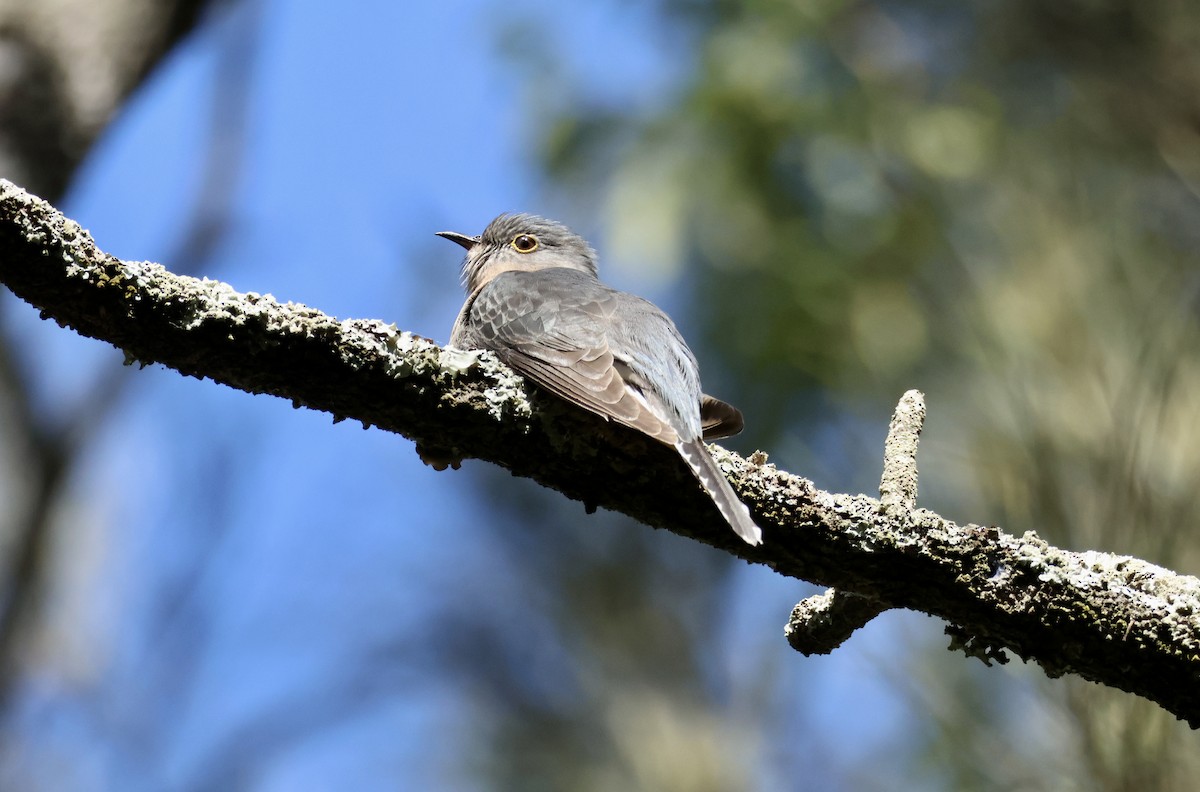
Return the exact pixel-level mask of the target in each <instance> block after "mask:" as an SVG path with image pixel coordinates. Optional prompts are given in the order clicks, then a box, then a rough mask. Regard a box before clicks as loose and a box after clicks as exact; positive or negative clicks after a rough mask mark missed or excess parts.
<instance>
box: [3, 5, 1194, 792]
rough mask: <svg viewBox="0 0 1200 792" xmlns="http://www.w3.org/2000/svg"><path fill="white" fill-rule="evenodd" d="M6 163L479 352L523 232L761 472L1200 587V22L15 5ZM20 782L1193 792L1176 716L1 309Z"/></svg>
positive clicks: (83, 205) (148, 228)
mask: <svg viewBox="0 0 1200 792" xmlns="http://www.w3.org/2000/svg"><path fill="white" fill-rule="evenodd" d="M0 175H3V176H5V177H7V178H11V179H13V180H14V181H17V182H18V183H20V184H22V185H23V186H26V187H27V188H29V189H31V190H33V191H34V192H37V193H39V194H41V195H43V196H44V197H47V198H50V199H52V200H54V201H56V202H58V203H59V205H60V206H61V207H62V208H63V209H64V210H65V211H66V212H67V213H68V214H69V215H70V216H72V217H74V218H75V219H77V220H79V221H80V222H81V223H82V224H83V225H84V226H85V227H87V228H89V229H90V230H91V232H92V233H93V235H94V236H95V238H96V239H97V241H98V242H99V244H100V245H101V247H102V248H104V249H105V250H107V251H109V252H111V253H114V254H116V255H119V256H122V257H126V258H133V259H150V260H155V261H159V262H161V263H163V264H165V265H167V266H168V267H169V268H171V269H173V270H175V271H179V272H186V273H190V274H193V275H196V276H206V277H210V278H217V279H221V280H224V281H227V282H229V283H231V284H233V285H234V286H235V287H236V288H238V289H240V290H243V291H258V292H270V293H272V294H274V295H275V296H276V297H277V298H279V299H281V300H293V301H297V302H303V303H307V304H309V305H312V306H314V307H316V308H319V309H321V310H323V311H326V312H328V313H331V314H334V315H336V316H339V317H343V318H347V317H372V318H374V317H378V318H384V319H387V320H389V321H394V322H395V323H396V324H397V325H398V326H399V327H401V328H402V329H406V330H411V331H413V332H416V333H419V334H422V335H427V336H430V337H432V338H434V339H437V340H439V341H445V339H446V337H447V335H448V332H449V327H450V324H451V322H452V320H453V317H454V315H455V312H456V310H457V308H458V305H459V304H460V301H461V293H460V290H459V286H458V282H457V269H456V268H457V264H458V261H459V258H460V255H459V253H460V251H458V250H457V249H456V248H454V246H452V245H448V244H446V243H445V242H444V241H441V240H438V239H436V238H435V237H434V236H433V232H434V231H438V230H443V229H451V230H458V231H463V232H469V233H476V232H478V231H479V230H481V229H482V227H483V226H484V224H485V223H486V222H487V221H488V220H489V219H490V218H491V217H492V216H494V215H495V214H497V213H499V212H501V211H507V210H530V211H536V212H539V213H542V214H546V215H549V216H552V217H556V218H558V219H561V220H563V221H565V222H567V223H568V224H570V225H572V226H573V227H574V228H575V229H576V230H578V231H580V232H581V233H583V234H584V235H585V236H587V237H588V238H589V239H591V240H592V241H593V243H594V244H595V245H596V246H597V247H598V248H599V249H600V251H601V255H602V269H603V274H604V276H605V277H606V279H607V280H608V281H609V282H610V283H612V284H614V285H617V286H619V287H622V288H626V289H629V290H633V291H636V292H638V293H641V294H644V295H646V296H649V297H651V298H652V299H654V300H655V301H656V302H658V303H659V304H660V305H662V306H663V307H665V308H667V309H668V310H669V311H670V312H671V313H672V314H673V315H674V316H675V317H676V318H677V320H678V322H679V323H680V325H681V326H682V327H683V329H684V332H685V335H686V336H687V337H688V338H689V339H690V340H691V342H692V346H693V347H694V348H695V349H696V351H697V353H698V356H699V357H700V360H701V365H702V370H703V373H704V378H705V383H706V389H707V390H708V391H709V392H712V393H714V394H718V395H720V396H722V397H724V398H727V399H729V400H730V401H733V402H734V403H736V404H738V405H739V406H741V407H742V408H743V409H744V411H745V412H746V415H747V424H748V429H747V432H746V433H745V434H744V435H743V436H741V437H739V438H735V439H733V440H731V441H729V442H728V445H729V446H731V447H732V448H734V449H736V450H738V451H741V452H743V453H748V452H750V451H752V450H754V449H756V448H762V449H764V450H766V451H768V452H770V454H771V459H772V461H774V462H776V463H778V464H779V465H781V466H782V467H784V468H786V469H788V470H791V471H793V472H795V473H798V474H802V475H805V476H808V477H810V478H812V479H814V480H815V482H816V483H817V484H818V485H819V486H821V487H822V488H824V489H829V490H834V491H854V492H859V491H865V492H872V491H874V489H875V488H876V487H877V484H878V475H879V467H880V460H881V457H882V441H883V437H884V434H885V430H886V421H887V418H888V416H889V413H890V410H891V408H892V406H893V405H894V403H895V401H896V399H897V398H898V397H899V396H900V394H901V393H902V392H903V391H904V390H905V389H907V388H911V387H917V388H920V389H922V390H923V391H925V393H926V394H927V398H928V403H929V408H930V415H929V420H928V423H927V427H926V433H925V439H924V442H923V445H922V449H921V459H920V463H921V468H922V475H923V477H922V492H921V502H922V505H924V506H926V507H928V508H932V509H935V510H937V511H939V512H942V513H944V514H945V515H946V516H948V517H950V518H952V519H956V520H960V521H972V522H980V523H994V524H999V525H1001V526H1003V527H1004V528H1005V529H1006V530H1008V531H1010V532H1014V533H1021V532H1023V531H1025V530H1031V529H1032V530H1037V531H1038V532H1039V533H1040V534H1041V535H1042V536H1044V537H1045V538H1047V539H1049V540H1050V541H1051V542H1053V543H1056V544H1059V545H1063V546H1066V547H1069V548H1073V549H1099V550H1107V551H1113V552H1119V553H1128V554H1132V555H1137V556H1140V557H1143V558H1146V559H1149V560H1151V561H1154V562H1157V563H1160V564H1163V565H1165V566H1168V567H1170V568H1172V569H1175V570H1177V571H1180V572H1187V573H1195V572H1197V571H1198V570H1200V558H1198V552H1197V551H1198V544H1197V540H1196V539H1195V535H1196V529H1197V517H1196V513H1197V486H1196V484H1197V481H1198V480H1200V442H1197V440H1198V439H1200V323H1198V321H1197V309H1198V307H1200V195H1198V192H1197V189H1198V187H1200V6H1197V5H1195V4H1190V3H1182V2H1167V1H1166V0H1162V1H1159V0H1152V1H1151V2H1132V0H1123V1H1122V0H1117V1H1115V2H1111V3H1095V2H1086V0H1058V2H1053V3H1045V2H1034V1H1033V0H1009V1H1008V2H1004V3H999V2H971V3H963V2H956V3H948V2H940V1H939V0H896V1H895V2H887V1H876V2H850V1H847V2H838V1H835V0H815V1H814V2H789V1H788V0H743V2H728V1H727V0H660V1H659V2H654V3H644V4H635V3H629V2H620V0H588V1H587V2H578V3H571V4H565V3H554V2H551V1H550V0H506V1H505V2H495V1H494V0H464V1H463V2H453V3H441V4H437V3H424V4H421V3H387V2H382V0H375V1H374V2H369V1H366V0H364V1H363V2H357V3H343V4H337V3H325V4H316V3H283V2H268V1H267V0H240V1H237V0H226V1H225V2H220V1H214V2H209V3H205V2H198V1H197V0H174V1H173V2H168V1H167V0H161V1H160V0H38V2H28V0H3V1H2V2H0ZM0 333H2V339H0V341H2V343H0V573H2V574H0V787H2V788H4V789H13V790H18V789H19V790H135V791H136V790H148V791H149V790H205V791H207V790H213V791H216V790H232V789H248V790H271V791H272V792H274V791H280V792H282V791H284V790H325V789H334V788H339V789H356V790H373V789H381V790H382V789H389V790H391V789H422V790H424V789H429V790H441V789H447V790H534V791H535V792H536V791H537V790H568V789H569V790H631V789H647V790H651V789H652V790H741V789H771V790H774V789H821V790H893V789H920V790H926V789H927V790H960V789H971V790H975V789H979V790H986V789H1005V790H1011V789H1023V790H1042V789H1045V790H1092V789H1098V790H1186V789H1194V785H1195V779H1196V778H1197V777H1200V750H1197V747H1198V745H1197V738H1196V737H1195V736H1194V735H1193V734H1192V733H1191V732H1189V731H1188V730H1187V729H1186V727H1184V726H1182V725H1181V724H1179V723H1177V722H1175V721H1174V720H1173V719H1172V718H1171V717H1170V716H1168V715H1165V714H1164V713H1163V712H1161V711H1159V710H1158V709H1157V708H1156V707H1154V706H1153V705H1150V704H1148V703H1146V702H1143V701H1139V700H1136V699H1134V698H1133V697H1131V696H1129V695H1127V694H1123V693H1119V692H1117V691H1113V690H1108V689H1102V688H1099V687H1097V686H1095V685H1091V684H1087V683H1084V682H1081V681H1080V680H1078V679H1061V680H1047V679H1046V678H1045V677H1044V675H1043V674H1041V672H1040V671H1039V670H1038V669H1037V668H1030V667H1024V666H1022V664H1021V663H1020V662H1019V661H1018V662H1014V663H1012V664H1010V665H1008V666H1006V667H1002V668H1000V667H997V668H985V667H984V666H982V665H981V664H979V663H977V662H976V661H974V660H967V659H964V658H963V657H962V656H960V655H956V654H950V653H948V652H946V651H945V646H946V644H947V640H946V638H945V637H944V636H943V635H942V625H941V624H939V623H938V622H937V621H936V620H934V619H931V618H928V617H925V616H922V615H919V614H912V613H889V614H885V615H884V616H883V617H881V618H879V619H877V620H876V621H875V622H873V623H872V624H870V625H869V626H868V627H866V628H865V629H863V630H862V631H860V632H859V633H858V634H856V635H855V637H854V638H853V639H852V640H851V641H850V642H849V643H848V644H847V645H846V646H845V647H843V648H842V649H840V650H839V651H838V652H836V653H835V654H834V655H833V656H831V657H825V658H802V657H800V656H799V655H797V654H795V653H794V652H792V651H791V650H790V649H789V648H788V647H787V644H786V642H785V641H784V639H783V636H782V627H783V623H784V621H785V620H786V617H787V614H788V611H789V609H790V607H791V605H792V604H793V603H794V602H795V601H797V600H798V599H800V598H802V597H804V596H806V595H808V594H811V593H813V589H812V588H811V587H809V586H807V585H805V584H802V583H799V582H797V581H793V580H786V579H782V578H779V577H778V576H776V575H774V574H773V573H772V572H770V571H769V570H767V569H765V568H759V567H750V566H747V565H745V564H744V563H742V562H739V561H734V560H731V559H730V558H728V557H726V556H724V555H723V554H720V553H717V552H716V551H714V550H711V549H709V548H706V547H702V546H699V545H696V544H693V543H689V542H687V541H684V540H682V539H680V538H678V537H675V536H673V535H671V534H669V533H667V532H664V531H653V530H650V529H647V528H646V527H644V526H641V525H637V524H634V523H632V522H631V521H629V520H627V519H625V518H623V517H620V516H618V515H612V514H605V513H600V514H596V515H592V516H587V515H585V514H584V510H583V507H582V506H581V505H580V504H577V503H573V502H566V501H564V499H562V498H561V497H559V496H557V495H555V494H553V493H548V492H546V491H544V490H542V489H540V488H538V487H537V486H536V485H533V484H532V483H531V482H528V481H525V480H518V479H513V478H511V477H509V476H508V475H506V474H505V473H503V472H502V471H499V470H497V469H495V468H491V467H489V466H487V465H484V464H482V463H468V464H467V465H465V466H464V469H463V470H461V471H458V472H445V473H436V472H434V471H432V470H430V469H429V468H426V467H423V466H422V465H421V463H420V462H419V461H418V460H417V457H416V455H415V454H414V453H413V448H412V444H411V443H409V442H408V441H406V440H404V439H402V438H399V437H396V436H393V435H388V434H385V433H382V432H380V431H377V430H370V431H363V430H362V429H361V427H358V426H355V425H352V424H351V423H350V422H346V423H341V424H337V425H334V424H333V423H332V421H331V419H330V416H328V415H324V414H318V413H312V412H307V411H297V410H294V409H292V407H291V406H290V405H289V404H287V403H286V402H284V401H281V400H277V399H271V398H265V397H254V396H249V395H247V394H244V393H240V392H236V391H233V390H230V389H228V388H225V387H222V386H216V385H213V384H212V383H210V382H200V381H196V380H191V379H184V378H183V377H180V376H179V375H177V374H175V373H173V372H171V371H168V370H165V369H163V368H162V367H158V366H152V367H150V368H147V369H144V370H136V369H132V368H127V367H123V366H122V365H121V363H122V355H121V353H120V352H118V351H116V350H114V349H112V348H109V347H107V346H105V345H104V344H101V343H98V342H95V341H89V340H84V339H80V338H78V337H75V336H74V335H72V334H71V333H70V332H68V331H65V330H62V329H60V328H58V327H57V326H55V325H54V324H53V323H49V322H44V321H41V320H39V319H38V317H37V312H36V311H35V310H34V309H32V308H30V307H29V306H27V305H25V304H23V303H21V302H20V301H18V300H17V299H15V298H14V297H12V295H11V294H8V293H4V294H0Z"/></svg>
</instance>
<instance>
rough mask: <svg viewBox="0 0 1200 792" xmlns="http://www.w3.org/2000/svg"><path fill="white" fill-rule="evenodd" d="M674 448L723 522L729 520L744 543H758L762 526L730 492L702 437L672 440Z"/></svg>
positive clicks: (731, 488)
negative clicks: (755, 521)
mask: <svg viewBox="0 0 1200 792" xmlns="http://www.w3.org/2000/svg"><path fill="white" fill-rule="evenodd" d="M675 450H677V451H678V452H679V455H680V456H682V457H683V459H684V461H685V462H687V463H688V467H690V468H691V469H692V472H693V473H695V474H696V478H697V479H699V480H700V485H701V486H702V487H704V491H705V492H707V493H708V496H709V497H710V498H712V499H713V503H715V504H717V509H718V510H719V511H720V512H721V516H722V517H724V518H725V522H727V523H729V525H730V527H731V528H733V530H734V531H736V532H737V535H738V536H740V537H742V539H744V540H745V541H746V543H747V544H752V545H760V544H762V530H761V529H759V527H758V526H757V525H755V524H754V521H753V520H751V519H750V510H749V509H747V508H746V504H744V503H742V502H741V501H740V500H738V496H737V495H735V494H734V492H733V487H731V486H729V482H728V481H727V480H726V479H725V476H724V475H723V474H722V473H721V469H720V468H719V467H717V463H716V460H714V459H713V458H712V455H711V454H709V453H708V449H707V448H705V447H704V443H703V441H701V440H700V439H695V440H690V441H686V442H684V441H680V442H678V443H676V444H675Z"/></svg>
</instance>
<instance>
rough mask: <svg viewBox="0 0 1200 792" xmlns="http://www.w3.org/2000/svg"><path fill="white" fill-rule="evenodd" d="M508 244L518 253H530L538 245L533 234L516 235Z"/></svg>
mask: <svg viewBox="0 0 1200 792" xmlns="http://www.w3.org/2000/svg"><path fill="white" fill-rule="evenodd" d="M509 244H511V245H512V248H513V250H515V251H517V252H518V253H532V252H533V251H535V250H537V249H538V245H539V244H540V243H539V242H538V238H537V237H535V236H534V235H533V234H517V235H516V236H515V237H513V240H512V242H511V243H509Z"/></svg>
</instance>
